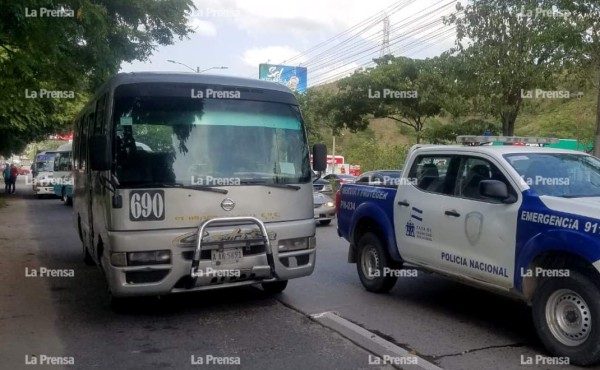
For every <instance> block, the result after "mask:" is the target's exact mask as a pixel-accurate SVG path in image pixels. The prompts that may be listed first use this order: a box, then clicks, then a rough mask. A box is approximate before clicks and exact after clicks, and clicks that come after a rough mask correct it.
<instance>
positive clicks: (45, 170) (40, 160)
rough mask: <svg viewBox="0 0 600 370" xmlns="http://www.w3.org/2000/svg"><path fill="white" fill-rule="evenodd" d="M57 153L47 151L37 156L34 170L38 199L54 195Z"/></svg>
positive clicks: (35, 191)
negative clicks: (55, 158)
mask: <svg viewBox="0 0 600 370" xmlns="http://www.w3.org/2000/svg"><path fill="white" fill-rule="evenodd" d="M56 154H57V152H56V151H54V150H52V151H50V150H47V151H43V152H40V153H38V154H37V155H36V156H35V162H34V164H33V169H32V176H33V177H32V181H31V184H32V187H33V192H34V193H35V195H36V196H37V197H38V198H41V197H43V196H45V195H54V183H53V179H54V157H55V156H56Z"/></svg>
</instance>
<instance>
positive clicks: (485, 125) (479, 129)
mask: <svg viewBox="0 0 600 370" xmlns="http://www.w3.org/2000/svg"><path fill="white" fill-rule="evenodd" d="M486 131H487V132H489V133H490V134H491V135H498V134H500V133H501V131H502V127H501V126H500V125H499V124H497V123H492V122H487V121H483V120H479V119H470V120H467V121H464V122H459V123H451V124H447V125H441V124H440V125H437V126H435V127H428V128H427V129H425V130H424V132H423V138H424V139H425V140H427V141H428V142H430V143H432V144H450V143H456V137H457V136H459V135H477V136H481V135H483V134H484V133H485V132H486Z"/></svg>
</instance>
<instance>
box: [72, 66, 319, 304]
mask: <svg viewBox="0 0 600 370" xmlns="http://www.w3.org/2000/svg"><path fill="white" fill-rule="evenodd" d="M313 153H314V157H315V164H314V169H315V170H317V171H323V170H324V169H325V166H326V164H325V160H326V148H325V146H324V145H322V144H317V145H315V146H314V147H313ZM73 158H74V171H73V172H74V192H73V205H74V212H73V215H74V223H75V227H76V228H77V230H78V232H79V236H80V238H81V240H82V242H83V253H84V259H85V261H86V262H87V263H96V264H99V265H100V266H101V268H102V269H103V271H104V273H105V276H106V279H107V282H108V288H109V291H110V294H111V297H112V300H113V302H122V298H125V297H131V296H140V295H164V294H169V293H177V292H189V291H197V290H207V289H216V288H225V287H234V286H242V285H250V284H262V287H263V289H264V290H266V291H268V292H272V293H278V292H280V291H282V290H283V289H285V287H286V285H287V281H288V280H289V279H293V278H299V277H302V276H307V275H310V274H311V273H312V272H313V269H314V267H315V222H314V219H313V195H312V176H313V174H312V171H311V168H310V161H309V149H308V144H307V138H306V132H305V127H304V122H303V120H302V116H301V113H300V110H299V107H298V103H297V101H296V98H295V96H294V95H293V93H292V92H291V91H290V90H289V89H288V88H286V87H283V86H281V85H279V84H275V83H271V82H266V81H259V80H250V79H241V78H233V77H223V76H210V75H201V74H162V73H128V74H118V75H116V76H115V77H113V78H112V79H110V80H109V81H108V82H107V83H105V84H104V85H103V86H102V87H101V88H100V90H99V91H98V92H97V94H96V95H95V97H94V98H93V99H92V100H91V101H90V102H89V103H88V104H87V105H86V107H85V108H84V109H83V111H82V112H81V113H80V114H79V115H78V117H77V118H76V122H75V137H74V142H73Z"/></svg>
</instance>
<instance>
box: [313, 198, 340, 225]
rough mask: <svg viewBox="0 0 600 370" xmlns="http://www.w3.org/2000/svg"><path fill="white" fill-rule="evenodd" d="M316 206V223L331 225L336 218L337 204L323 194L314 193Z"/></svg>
mask: <svg viewBox="0 0 600 370" xmlns="http://www.w3.org/2000/svg"><path fill="white" fill-rule="evenodd" d="M313 198H314V199H313V201H314V205H315V221H317V222H318V223H319V224H321V225H329V224H330V223H331V220H333V218H334V217H335V203H334V202H333V199H331V198H330V197H328V196H327V195H325V194H323V193H318V192H315V193H313Z"/></svg>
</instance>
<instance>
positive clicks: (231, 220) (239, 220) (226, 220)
mask: <svg viewBox="0 0 600 370" xmlns="http://www.w3.org/2000/svg"><path fill="white" fill-rule="evenodd" d="M232 224H233V225H235V226H240V225H251V224H254V225H256V226H258V229H259V230H260V233H261V238H262V240H263V242H264V245H265V253H266V255H267V263H268V264H269V267H270V270H271V278H273V277H274V278H277V273H276V272H275V262H274V259H273V249H272V247H271V241H270V239H269V233H268V232H267V227H266V226H265V224H264V222H262V221H261V220H259V219H258V218H256V217H250V216H244V217H218V218H213V219H210V220H206V221H204V222H202V223H201V224H200V225H199V226H198V237H197V240H196V248H195V250H194V256H193V257H192V268H191V272H190V277H191V279H190V281H189V285H188V286H189V287H190V288H191V287H193V286H195V284H196V280H197V279H198V277H199V276H200V275H201V274H200V273H199V271H198V270H199V266H200V257H201V254H202V244H203V238H204V232H205V231H206V229H207V228H208V227H209V226H219V225H221V226H227V225H229V226H231V225H232ZM241 242H243V240H242V241H241ZM227 243H228V242H225V241H223V242H218V243H213V244H227ZM232 243H236V242H235V241H233V242H232ZM211 249H217V248H211Z"/></svg>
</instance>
